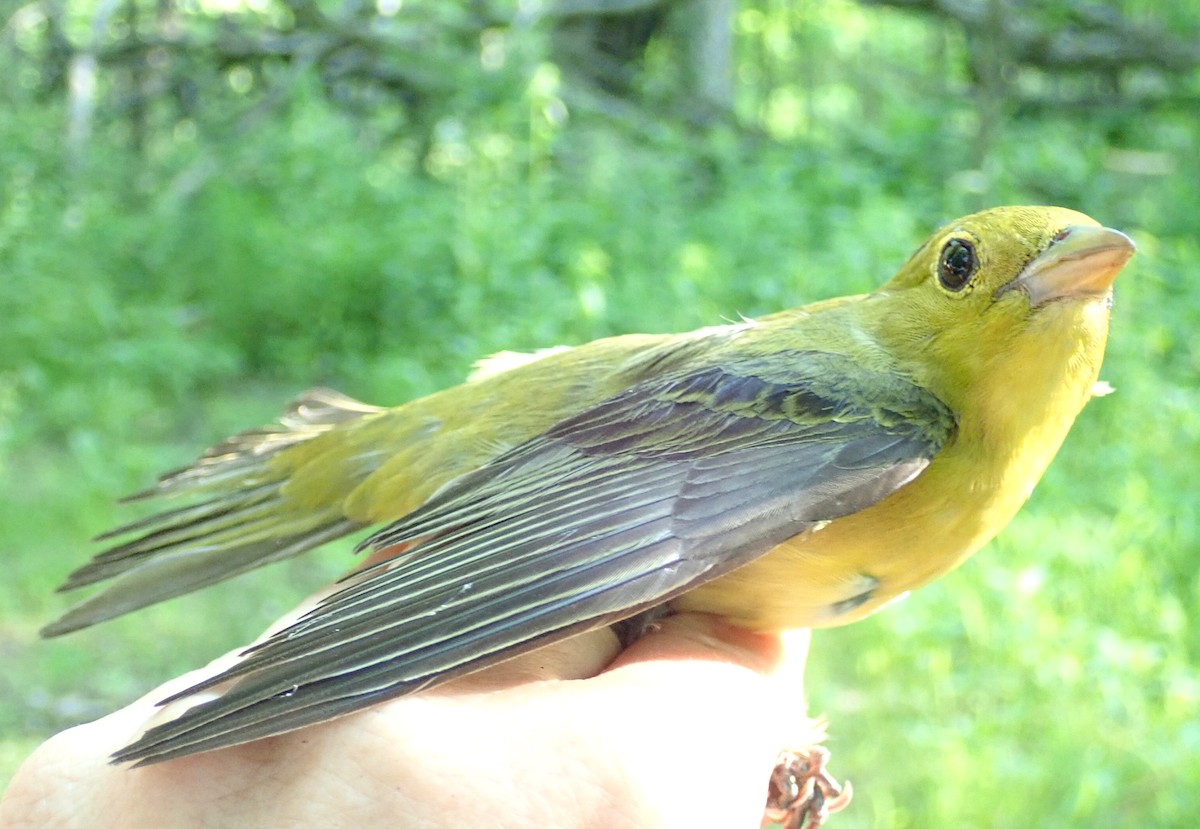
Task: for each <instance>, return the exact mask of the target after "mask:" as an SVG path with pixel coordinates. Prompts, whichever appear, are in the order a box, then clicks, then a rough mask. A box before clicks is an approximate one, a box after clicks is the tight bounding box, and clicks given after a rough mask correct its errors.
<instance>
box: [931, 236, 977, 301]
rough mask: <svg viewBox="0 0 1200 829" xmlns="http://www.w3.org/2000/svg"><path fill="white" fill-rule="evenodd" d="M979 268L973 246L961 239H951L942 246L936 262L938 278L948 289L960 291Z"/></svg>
mask: <svg viewBox="0 0 1200 829" xmlns="http://www.w3.org/2000/svg"><path fill="white" fill-rule="evenodd" d="M978 269H979V257H978V256H976V255H975V247H974V245H972V244H971V243H970V242H967V241H965V240H963V239H951V240H950V241H949V242H947V243H946V246H945V247H944V248H942V258H941V261H939V262H938V279H939V280H941V283H942V285H943V286H944V287H945V288H946V290H948V291H961V290H962V289H963V286H964V285H966V284H967V282H969V281H970V279H971V275H972V274H974V273H975V271H977V270H978Z"/></svg>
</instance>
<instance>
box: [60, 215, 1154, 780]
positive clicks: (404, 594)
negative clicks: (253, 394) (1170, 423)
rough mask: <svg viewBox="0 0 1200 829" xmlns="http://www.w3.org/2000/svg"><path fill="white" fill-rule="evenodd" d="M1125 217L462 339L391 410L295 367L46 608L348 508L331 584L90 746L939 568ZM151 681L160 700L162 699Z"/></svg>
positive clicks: (1036, 408)
mask: <svg viewBox="0 0 1200 829" xmlns="http://www.w3.org/2000/svg"><path fill="white" fill-rule="evenodd" d="M1133 251H1134V246H1133V243H1132V242H1130V240H1129V239H1128V238H1126V237H1125V236H1124V235H1122V234H1121V233H1118V232H1117V231H1115V230H1109V229H1107V228H1103V227H1100V226H1099V225H1097V224H1096V222H1094V221H1093V220H1092V219H1090V218H1088V217H1087V216H1084V215H1082V214H1080V213H1076V212H1073V211H1070V210H1063V209H1060V208H1050V207H1009V208H998V209H995V210H989V211H986V212H983V213H978V214H975V215H973V216H968V217H965V218H963V219H959V220H958V221H955V222H952V223H951V224H949V225H947V226H946V227H944V228H942V229H941V230H938V231H937V232H936V233H934V234H933V235H932V236H931V237H930V238H929V239H928V240H926V241H925V243H924V244H923V245H921V247H920V248H919V249H918V250H917V251H916V253H914V254H913V255H912V257H911V258H910V259H909V260H908V261H907V262H906V263H905V264H904V265H903V266H902V267H901V268H900V271H899V273H898V274H897V275H896V276H895V277H894V278H892V279H891V280H890V281H889V282H887V283H886V284H885V285H883V286H882V287H880V288H879V289H878V290H876V291H875V292H873V293H871V294H867V295H863V296H854V297H843V298H840V299H833V300H828V301H825V302H819V303H816V304H813V305H808V306H805V307H803V308H799V309H796V310H792V311H786V312H783V313H778V314H773V315H771V316H768V317H764V318H762V319H758V320H748V321H744V322H739V323H734V324H730V325H722V326H717V327H713V328H705V329H702V330H699V331H695V332H692V333H688V334H679V335H674V336H670V335H662V336H645V335H631V336H623V337H613V338H610V339H604V340H598V341H596V342H593V343H589V344H587V345H583V346H579V347H577V348H569V349H551V350H548V351H545V352H540V353H538V354H533V355H514V354H505V355H499V356H497V357H494V358H491V359H488V360H485V361H483V362H482V363H481V364H480V367H479V369H478V371H477V372H476V374H475V375H474V376H473V377H472V378H471V379H470V380H469V381H468V382H467V383H465V384H463V385H461V386H457V387H454V388H451V389H447V390H445V391H442V392H438V393H437V394H433V395H430V396H428V397H424V398H421V399H419V400H414V401H412V402H410V403H407V404H405V405H403V406H399V407H397V408H394V409H380V408H376V407H372V406H367V405H363V404H361V403H358V402H355V401H353V400H350V399H348V398H345V397H342V396H340V395H338V394H336V393H334V392H329V391H324V390H317V391H313V392H309V393H308V394H306V395H305V396H303V397H302V398H300V399H299V400H298V401H296V402H295V403H294V404H293V406H292V407H291V409H290V410H289V411H288V412H287V414H285V415H284V416H283V417H282V418H281V420H280V424H279V425H278V426H272V427H268V428H265V429H259V430H255V431H251V432H246V433H244V434H241V435H238V436H236V437H233V438H230V439H229V440H227V441H226V442H224V443H222V444H220V445H218V446H216V447H214V448H212V449H210V450H209V451H208V452H206V453H205V454H204V456H203V457H202V458H201V459H200V460H199V461H198V462H197V463H196V464H195V465H193V466H191V467H189V468H187V469H183V470H179V471H176V472H172V473H170V474H168V475H165V476H164V477H163V478H162V479H161V480H160V482H159V484H158V486H157V487H155V488H153V489H152V490H150V491H148V492H146V493H142V495H140V496H135V497H159V496H176V495H183V496H191V497H193V498H195V499H198V501H199V502H198V503H194V504H193V505H191V506H184V507H181V508H178V509H174V510H171V511H167V512H162V513H160V514H157V515H154V516H151V517H150V518H147V519H145V520H142V521H138V522H135V523H133V524H130V525H127V526H125V527H121V528H119V529H117V530H114V531H112V532H111V533H108V534H106V537H116V536H128V535H135V537H134V538H133V539H132V540H130V541H128V542H126V543H122V544H120V545H119V546H115V547H113V548H111V549H109V550H107V551H105V552H103V553H101V554H100V555H98V556H96V558H95V559H94V560H93V561H92V562H91V563H89V564H87V565H86V566H84V567H82V568H81V569H79V570H77V571H76V572H75V573H73V574H72V575H71V577H70V579H69V580H68V582H67V583H66V585H64V589H74V588H76V587H81V586H84V585H88V584H92V583H95V582H99V581H103V580H108V579H112V580H113V581H112V582H111V584H110V585H109V586H108V588H107V589H106V590H105V591H103V592H101V593H99V594H98V595H96V596H94V597H92V598H90V599H87V600H86V601H84V602H83V603H82V604H80V605H78V606H76V607H74V608H72V609H71V610H69V611H68V612H67V613H66V614H65V615H64V616H63V617H62V619H60V620H59V621H57V622H55V623H53V624H52V625H50V626H48V627H47V628H46V629H45V631H44V633H45V634H46V635H57V634H61V633H65V632H68V631H71V630H75V629H77V628H80V627H84V626H86V625H90V624H93V623H95V622H98V621H101V620H103V619H107V618H110V617H112V616H116V615H118V614H121V613H125V612H128V611H130V610H134V609H136V608H139V607H143V606H145V605H147V604H151V603H153V602H157V601H161V600H163V599H166V598H170V597H172V596H176V595H179V594H182V593H186V592H188V591H191V590H194V589H197V588H199V587H203V586H205V585H208V584H212V583H214V582H217V581H220V580H222V579H225V578H228V577H230V576H233V575H237V574H239V573H242V572H245V571H247V570H250V569H252V568H254V567H258V566H260V565H262V564H265V563H268V562H271V561H278V560H280V559H282V558H286V557H288V556H292V555H295V554H297V553H300V552H302V551H304V550H308V549H310V548H312V547H315V546H318V545H320V544H322V543H324V542H326V541H328V540H330V539H332V538H336V537H338V536H342V535H345V534H347V533H350V532H354V531H355V530H358V529H360V528H363V527H367V526H370V525H373V524H384V523H386V524H387V526H385V527H384V528H383V529H381V530H379V531H378V532H376V533H375V534H374V535H372V536H371V537H370V538H368V539H367V540H366V541H365V542H363V544H362V545H361V546H362V547H363V548H367V549H369V550H371V551H372V554H371V556H370V557H369V558H368V560H367V562H365V564H364V566H363V567H362V568H361V569H359V570H358V571H356V572H355V573H354V574H352V575H351V576H350V577H348V578H347V579H346V580H345V582H344V584H343V586H342V587H341V588H340V589H338V590H337V591H336V592H334V593H332V595H329V596H328V597H327V598H325V599H324V601H323V602H322V603H321V604H320V605H319V606H317V607H316V608H315V609H314V610H312V611H311V612H310V613H308V614H307V615H306V616H304V617H302V618H301V619H299V620H298V621H296V622H295V623H293V624H292V625H291V626H289V627H287V628H285V629H283V630H281V631H279V632H277V633H275V634H274V635H273V636H271V637H270V638H268V639H266V640H265V641H264V642H262V643H260V644H258V645H256V646H254V647H253V648H251V649H250V650H249V651H248V652H247V653H246V654H245V655H244V657H243V658H242V659H241V661H240V662H239V663H238V664H237V665H235V666H234V667H232V668H230V669H229V670H227V671H225V672H224V673H222V674H220V675H218V676H216V677H214V678H212V679H210V680H207V681H205V682H203V683H200V684H199V685H197V686H195V687H194V688H191V689H189V690H188V691H186V692H184V693H182V694H180V695H177V697H176V698H181V697H187V696H190V695H192V694H195V693H197V692H199V691H203V690H208V689H215V688H220V689H222V691H221V693H220V695H219V696H217V698H215V699H212V700H209V701H205V702H202V703H200V704H197V705H195V706H194V707H192V708H190V709H188V710H187V711H185V712H184V713H183V714H182V715H181V716H179V717H178V718H176V719H175V720H172V721H170V722H167V723H164V724H162V725H158V726H156V727H154V728H152V729H150V730H149V731H148V732H146V733H145V734H144V735H143V736H142V737H141V738H139V739H138V740H137V741H136V742H135V743H133V744H132V745H131V746H129V747H127V748H125V749H123V750H122V751H120V752H118V753H117V754H116V755H114V757H115V760H116V761H118V762H121V761H136V762H139V763H153V762H159V761H163V760H167V759H171V758H173V757H180V756H184V755H187V754H192V753H195V752H200V751H207V750H210V749H214V748H219V747H222V746H228V745H234V744H237V743H242V742H246V741H249V740H254V739H258V738H261V737H265V736H268V735H271V734H278V733H281V732H284V731H289V730H292V729H295V728H299V727H302V726H305V725H309V724H312V723H316V722H320V721H323V720H327V719H330V718H333V717H336V716H340V715H342V714H346V713H349V712H350V711H354V710H357V709H359V708H363V707H365V706H368V705H371V704H373V703H376V702H379V701H381V700H384V699H388V698H391V697H396V696H399V695H402V694H407V693H411V692H413V691H416V690H419V689H421V688H425V687H428V686H430V685H433V684H436V683H439V682H442V681H444V680H447V679H450V678H452V677H455V676H460V675H462V674H465V673H469V672H472V671H476V670H479V669H480V668H483V667H486V666H488V665H491V664H494V663H497V662H500V661H502V660H504V659H507V658H509V657H512V656H514V655H516V654H519V653H522V652H525V651H528V650H531V649H533V648H536V647H539V646H541V645H544V644H547V643H550V642H553V641H557V640H560V639H563V638H565V637H567V636H571V635H573V634H576V633H579V632H582V631H585V630H590V629H594V628H597V627H600V626H603V625H611V624H613V623H616V622H619V621H621V620H626V619H630V618H631V617H637V616H638V615H639V614H642V613H643V612H647V613H653V612H664V610H663V608H666V611H665V612H670V610H689V611H702V612H707V613H715V614H719V615H720V616H722V617H724V618H726V619H728V620H730V621H732V622H733V623H735V624H737V625H741V626H744V627H746V628H749V629H752V630H756V631H780V630H788V629H795V628H803V627H812V626H828V625H840V624H845V623H847V622H851V621H854V620H856V619H859V618H862V617H863V616H865V615H867V614H868V613H871V612H873V611H875V610H877V609H878V608H880V607H881V606H883V605H884V604H885V603H887V602H888V601H890V600H892V599H894V598H895V597H897V596H899V595H901V594H903V593H905V592H907V591H911V590H914V589H916V588H918V587H920V586H922V585H924V584H927V583H928V582H929V581H931V580H932V579H934V578H937V577H938V576H940V575H941V574H943V573H945V572H947V571H948V570H950V569H952V568H953V567H955V566H957V565H958V564H959V563H960V562H962V561H963V559H965V558H966V557H967V556H969V555H970V554H971V553H972V552H974V551H975V550H976V549H978V548H979V547H980V546H981V545H983V544H984V543H985V542H987V541H988V539H990V538H991V537H992V536H993V535H995V534H996V532H998V531H999V530H1000V529H1001V528H1002V527H1003V526H1004V525H1005V524H1006V523H1007V522H1008V520H1009V519H1010V518H1012V516H1013V514H1014V513H1015V512H1016V511H1017V509H1018V508H1019V507H1020V506H1021V504H1022V503H1023V502H1024V501H1025V499H1026V498H1027V497H1028V495H1029V493H1030V491H1031V490H1032V489H1033V486H1034V484H1035V483H1036V482H1037V480H1038V478H1039V477H1040V476H1041V474H1042V472H1043V471H1044V470H1045V468H1046V465H1047V464H1048V463H1049V462H1050V459H1051V458H1052V457H1053V455H1054V453H1055V452H1056V451H1057V449H1058V447H1059V445H1060V444H1061V443H1062V441H1063V438H1064V437H1065V436H1066V434H1067V430H1068V429H1069V428H1070V426H1071V423H1072V422H1073V421H1074V419H1075V416H1076V415H1077V414H1078V412H1079V411H1080V409H1081V408H1082V407H1083V405H1084V404H1085V403H1086V402H1087V400H1088V399H1089V397H1090V396H1091V394H1092V389H1093V386H1094V384H1095V382H1096V379H1097V373H1098V371H1099V369H1100V362H1101V359H1102V357H1103V353H1104V343H1105V338H1106V336H1107V330H1108V318H1109V308H1110V305H1111V296H1112V295H1111V290H1110V286H1111V283H1112V281H1113V279H1114V278H1115V276H1116V274H1117V272H1118V271H1119V270H1120V269H1121V268H1122V267H1123V266H1124V264H1125V262H1126V261H1127V260H1128V259H1129V257H1130V256H1131V255H1132V254H1133ZM173 699H175V698H173Z"/></svg>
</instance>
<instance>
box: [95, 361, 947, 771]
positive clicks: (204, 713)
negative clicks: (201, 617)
mask: <svg viewBox="0 0 1200 829" xmlns="http://www.w3.org/2000/svg"><path fill="white" fill-rule="evenodd" d="M782 357H783V359H784V360H790V362H786V363H785V364H786V365H787V366H788V371H787V372H786V376H787V379H786V380H781V378H780V376H779V375H780V372H779V371H778V369H777V366H778V365H779V362H778V359H776V360H773V361H772V362H771V363H770V366H771V368H770V369H768V368H767V366H768V364H767V363H766V362H763V361H752V360H751V361H742V362H740V363H738V362H735V363H732V364H729V365H723V366H721V367H710V368H705V369H701V370H694V371H692V372H690V373H684V374H676V375H674V376H670V377H665V378H661V379H658V380H654V381H649V382H645V383H641V384H639V385H636V386H633V387H632V388H630V389H629V390H627V391H626V392H624V393H622V394H619V395H617V396H615V397H612V398H610V399H608V400H606V401H605V402H603V403H601V404H599V405H597V406H595V407H593V408H591V409H589V410H587V411H584V412H582V413H581V414H579V415H577V416H574V417H571V418H569V419H567V420H564V421H562V422H560V423H558V424H557V425H555V426H554V427H553V428H551V429H549V430H548V431H546V432H545V433H543V434H541V435H540V436H538V437H536V438H534V439H532V440H530V441H528V442H526V443H525V444H523V445H521V446H518V447H516V448H515V449H512V450H510V451H508V452H506V453H504V454H503V455H500V456H499V457H497V458H496V459H495V460H493V461H492V462H490V463H488V464H486V465H485V466H483V467H480V468H479V469H477V470H475V471H473V472H471V473H468V474H466V475H463V476H461V477H460V478H458V479H457V480H455V481H453V482H452V483H450V484H448V485H447V486H446V487H444V488H443V489H442V490H441V491H440V492H439V493H437V494H435V495H434V496H433V497H432V498H431V499H430V500H429V501H428V502H427V503H426V504H425V505H424V506H422V507H421V508H419V509H417V510H415V511H413V512H412V513H410V514H409V515H408V516H406V517H404V518H402V519H401V520H399V521H397V522H395V523H393V524H392V525H390V526H388V527H387V528H385V529H383V530H382V531H380V532H379V533H377V534H376V535H374V536H372V537H371V538H370V539H368V541H367V542H364V546H369V547H372V548H374V549H376V550H381V549H386V548H389V547H398V548H399V549H403V550H404V552H403V553H401V554H399V555H396V556H394V557H392V558H390V559H385V560H383V561H380V562H378V563H377V564H375V565H374V566H372V567H370V568H368V569H366V570H364V571H360V572H359V573H357V574H355V575H354V576H352V577H351V578H350V579H349V580H348V583H347V584H346V586H345V587H344V588H343V589H341V590H340V591H339V592H337V593H335V594H333V595H331V596H329V597H328V598H326V599H325V600H324V601H323V602H322V603H321V604H320V605H319V606H318V607H316V608H315V609H314V610H312V611H311V612H310V613H308V614H307V615H306V616H304V617H302V618H301V619H299V620H298V621H297V622H295V623H294V624H292V625H291V626H290V627H288V628H285V629H283V630H281V631H279V632H278V633H276V634H275V635H273V636H271V637H270V638H268V639H267V640H265V641H264V642H262V643H260V644H258V645H256V646H254V647H252V648H251V649H249V650H248V651H247V652H246V653H245V654H244V658H243V659H242V661H241V662H239V664H237V665H236V666H234V667H233V668H231V669H229V670H228V671H226V672H225V673H222V674H220V675H218V676H216V677H214V678H213V679H211V680H208V681H206V682H204V683H201V684H200V685H198V686H196V687H194V688H191V689H189V690H188V691H185V692H183V693H182V694H179V695H177V696H176V697H173V698H172V700H173V699H179V698H183V697H187V696H189V695H191V694H194V693H196V692H198V691H202V690H206V689H211V688H214V687H216V686H220V685H224V684H226V683H228V682H229V681H230V680H237V681H236V682H235V683H234V684H233V685H232V687H230V688H229V689H228V690H226V691H225V692H224V693H223V694H222V695H221V696H220V697H219V698H217V699H214V700H212V701H208V702H204V703H201V704H198V705H196V706H195V707H193V708H191V709H189V710H187V711H186V712H185V713H184V714H182V715H181V716H180V717H179V718H177V719H175V720H173V721H171V722H168V723H165V724H163V725H160V726H157V727H155V728H153V729H151V730H149V731H148V732H147V733H146V734H145V735H143V736H142V738H141V739H139V740H138V741H137V742H135V743H134V744H132V745H130V746H129V747H127V748H125V749H123V750H122V751H120V752H118V753H117V754H116V755H114V759H115V761H140V762H159V761H162V760H167V759H170V758H173V757H177V756H182V755H186V754H191V753H195V752H199V751H205V750H209V749H213V748H218V747H222V746H227V745H233V744H236V743H241V742H246V741H249V740H254V739H258V738H261V737H265V736H268V735H271V734H277V733H280V732H283V731H289V730H292V729H294V728H299V727H301V726H304V725H309V724H312V723H316V722H320V721H323V720H327V719H331V718H333V717H336V716H339V715H341V714H345V713H348V712H350V711H353V710H356V709H359V708H363V707H365V706H368V705H371V704H373V703H376V702H379V701H381V700H384V699H387V698H390V697H395V696H399V695H402V694H405V693H409V692H411V691H414V690H417V689H420V688H423V687H426V686H429V685H431V684H435V683H438V682H441V681H444V680H446V679H449V678H452V677H455V676H459V675H462V674H465V673H469V672H472V671H476V670H478V669H480V668H483V667H485V666H487V665H491V664H493V663H496V662H500V661H502V660H504V659H507V658H510V657H512V656H515V655H517V654H519V653H522V652H525V651H528V650H531V649H533V648H536V647H538V646H541V645H544V644H547V643H550V642H553V641H557V640H559V639H562V638H565V637H567V636H570V635H572V634H575V633H578V632H581V631H584V630H589V629H593V628H596V627H599V626H602V625H605V624H610V623H612V622H615V621H617V620H619V619H622V618H625V617H628V616H631V615H633V614H635V613H637V612H639V611H641V610H643V609H646V608H649V607H652V606H654V605H657V604H660V603H662V602H664V601H667V600H669V599H670V598H672V597H674V596H677V595H679V594H680V593H682V592H684V591H686V590H688V589H689V588H691V587H694V586H696V585H698V584H700V583H702V582H705V581H708V580H710V579H713V578H715V577H717V576H719V575H721V574H722V573H725V572H727V571H729V570H731V569H733V568H735V567H737V566H739V565H741V564H744V563H746V562H748V561H750V560H752V559H754V558H756V557H757V556H760V555H762V554H763V553H766V552H767V551H768V550H770V549H771V548H773V547H774V546H776V545H777V544H779V543H781V542H782V541H784V540H786V539H788V538H791V537H792V536H795V535H797V534H799V533H802V532H804V531H805V530H807V529H810V528H811V527H813V526H814V525H815V524H817V523H818V522H823V521H828V520H832V519H835V518H838V517H840V516H843V515H847V514H849V513H852V512H855V511H857V510H860V509H864V508H865V507H867V506H870V505H871V504H874V503H876V502H877V501H879V500H881V499H882V498H884V497H885V496H887V495H888V494H889V493H891V492H893V491H895V490H896V489H897V488H899V487H900V486H903V485H904V484H905V483H907V482H908V481H910V480H911V479H912V478H913V477H915V476H916V475H917V474H918V473H919V472H920V471H921V470H923V469H924V468H925V467H926V466H927V465H928V463H929V461H930V459H931V458H932V457H933V456H934V455H935V454H936V453H937V451H938V449H939V448H940V447H941V445H942V444H943V443H944V442H945V441H946V440H947V439H948V438H949V435H950V434H951V432H952V430H953V420H952V418H951V417H950V414H949V412H948V411H947V410H946V408H945V407H944V406H943V405H942V404H941V403H940V402H939V401H938V400H937V399H936V398H934V397H933V396H932V395H930V394H929V393H928V392H925V391H923V390H921V389H920V388H918V387H916V386H914V385H912V384H910V383H907V382H905V381H903V380H901V379H899V378H897V377H895V376H893V375H888V376H886V377H884V376H882V375H875V376H867V375H866V374H864V372H863V371H862V368H861V366H859V367H855V369H854V371H849V369H850V366H849V365H848V358H834V357H831V356H830V355H824V354H819V355H813V354H812V353H811V352H796V353H795V354H793V355H782ZM831 360H833V361H834V362H837V361H839V360H846V361H847V364H846V365H842V366H840V368H841V371H834V372H832V375H831V372H830V369H831V365H830V361H831ZM832 368H835V369H836V368H839V367H838V366H832ZM839 375H840V376H839ZM855 375H857V376H859V377H863V378H864V380H863V381H859V382H857V383H856V386H857V387H856V388H850V387H848V383H847V381H846V380H845V377H847V376H855ZM827 376H837V378H838V379H837V380H836V381H827V380H824V379H823V378H825V377H827ZM867 390H869V391H867ZM164 702H166V701H164Z"/></svg>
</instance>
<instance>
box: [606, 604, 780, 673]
mask: <svg viewBox="0 0 1200 829" xmlns="http://www.w3.org/2000/svg"><path fill="white" fill-rule="evenodd" d="M784 658H785V647H784V642H783V639H782V638H781V637H780V636H779V635H777V634H767V633H754V632H752V631H748V630H746V629H745V628H740V627H737V626H736V625H731V624H729V623H728V622H726V621H724V620H722V619H720V618H718V617H716V616H712V615H710V614H707V613H679V614H676V615H674V616H669V617H667V618H665V619H663V620H661V621H660V622H657V623H656V624H655V625H654V626H653V627H651V628H650V630H649V631H647V633H646V634H645V635H644V636H642V637H641V638H640V639H638V640H637V641H636V642H634V643H633V644H632V645H630V646H629V647H628V648H626V649H625V651H623V652H622V653H621V655H620V656H618V657H617V658H616V659H615V660H614V661H613V663H612V665H611V666H610V667H611V668H620V667H622V666H625V665H631V664H634V663H638V662H647V661H651V660H659V659H678V660H683V659H701V660H709V661H714V662H728V663H732V664H734V665H741V666H743V667H746V668H749V669H750V670H752V671H754V672H755V673H757V674H762V675H769V674H773V673H775V672H776V671H778V670H779V669H780V668H781V666H782V665H783V664H784ZM800 664H801V666H803V664H804V659H803V654H801V655H800Z"/></svg>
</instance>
